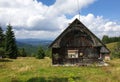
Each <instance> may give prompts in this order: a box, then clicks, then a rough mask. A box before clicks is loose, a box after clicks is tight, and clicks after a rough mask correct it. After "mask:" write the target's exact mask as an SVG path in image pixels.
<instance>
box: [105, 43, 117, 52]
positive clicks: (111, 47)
mask: <svg viewBox="0 0 120 82" xmlns="http://www.w3.org/2000/svg"><path fill="white" fill-rule="evenodd" d="M117 43H118V42H113V43H108V44H106V46H107V47H108V48H109V49H110V51H113V50H114V49H115V48H116V46H117Z"/></svg>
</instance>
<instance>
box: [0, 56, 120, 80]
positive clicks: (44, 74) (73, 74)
mask: <svg viewBox="0 0 120 82" xmlns="http://www.w3.org/2000/svg"><path fill="white" fill-rule="evenodd" d="M108 63H110V66H108V67H95V66H92V67H77V66H75V67H72V66H70V67H64V66H52V65H51V59H49V58H45V59H41V60H39V59H35V58H33V57H25V58H23V57H20V58H18V59H16V60H15V59H5V60H0V82H120V78H119V75H120V59H114V60H111V61H109V62H108Z"/></svg>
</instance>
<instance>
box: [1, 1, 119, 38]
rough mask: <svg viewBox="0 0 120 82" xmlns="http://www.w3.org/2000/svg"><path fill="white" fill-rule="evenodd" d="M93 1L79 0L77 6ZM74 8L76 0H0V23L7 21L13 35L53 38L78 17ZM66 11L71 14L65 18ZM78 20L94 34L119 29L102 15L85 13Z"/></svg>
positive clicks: (3, 23)
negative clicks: (48, 2) (47, 2)
mask: <svg viewBox="0 0 120 82" xmlns="http://www.w3.org/2000/svg"><path fill="white" fill-rule="evenodd" d="M94 1H95V0H79V4H80V7H79V8H80V9H82V8H83V7H86V6H88V5H89V4H92V3H94ZM77 11H78V10H77V0H56V2H55V3H54V4H53V5H51V6H47V5H45V4H43V3H42V2H38V1H37V0H11V1H9V0H0V24H1V25H2V26H3V27H4V28H5V26H6V25H7V24H8V23H11V25H12V26H13V28H14V31H15V34H16V37H17V38H40V39H42V38H43V39H50V38H53V39H54V38H56V37H57V36H58V35H59V34H60V33H61V32H62V31H63V30H64V29H65V28H66V27H67V26H68V23H71V22H72V21H73V20H74V19H75V18H77V17H78V16H77V15H76V13H77ZM67 15H71V16H73V18H71V19H68V18H67ZM74 15H75V16H74ZM80 20H81V21H82V22H83V23H84V24H85V25H86V26H87V27H88V28H89V29H90V30H92V31H93V32H94V33H95V34H97V35H98V36H99V35H101V34H110V31H120V25H118V24H117V23H116V22H113V21H109V20H106V19H104V18H103V17H102V16H94V15H93V14H88V15H86V16H81V19H80ZM98 31H99V32H98Z"/></svg>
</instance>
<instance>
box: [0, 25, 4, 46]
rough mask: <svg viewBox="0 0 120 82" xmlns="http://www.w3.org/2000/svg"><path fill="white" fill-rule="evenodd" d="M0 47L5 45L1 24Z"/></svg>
mask: <svg viewBox="0 0 120 82" xmlns="http://www.w3.org/2000/svg"><path fill="white" fill-rule="evenodd" d="M0 47H4V34H3V30H2V27H1V26H0Z"/></svg>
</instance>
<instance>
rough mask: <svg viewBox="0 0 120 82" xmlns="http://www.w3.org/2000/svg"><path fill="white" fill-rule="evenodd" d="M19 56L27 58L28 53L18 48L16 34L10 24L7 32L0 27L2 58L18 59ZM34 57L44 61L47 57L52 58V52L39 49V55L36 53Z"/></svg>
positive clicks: (0, 54)
mask: <svg viewBox="0 0 120 82" xmlns="http://www.w3.org/2000/svg"><path fill="white" fill-rule="evenodd" d="M46 54H47V55H46ZM18 56H20V57H26V56H28V53H26V51H25V49H24V48H20V49H19V48H18V46H17V43H16V38H15V34H14V31H13V28H12V26H11V25H10V24H9V25H7V29H6V31H5V32H4V31H3V30H2V27H1V26H0V57H2V58H5V57H7V58H11V59H16V58H17V57H18ZM33 56H34V57H36V58H38V59H43V58H44V57H45V56H48V57H51V50H50V49H47V50H44V49H43V48H42V47H39V48H38V51H37V53H34V55H33Z"/></svg>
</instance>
